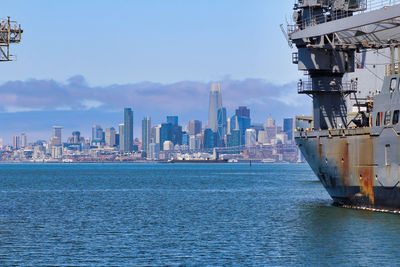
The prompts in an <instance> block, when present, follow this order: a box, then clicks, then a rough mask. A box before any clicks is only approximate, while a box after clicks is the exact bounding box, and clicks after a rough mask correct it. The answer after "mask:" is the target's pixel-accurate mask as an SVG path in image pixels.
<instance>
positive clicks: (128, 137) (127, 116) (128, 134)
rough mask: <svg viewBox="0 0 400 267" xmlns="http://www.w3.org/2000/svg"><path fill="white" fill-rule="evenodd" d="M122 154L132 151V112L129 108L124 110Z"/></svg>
mask: <svg viewBox="0 0 400 267" xmlns="http://www.w3.org/2000/svg"><path fill="white" fill-rule="evenodd" d="M123 151H124V152H132V151H133V111H132V109H131V108H125V109H124V145H123Z"/></svg>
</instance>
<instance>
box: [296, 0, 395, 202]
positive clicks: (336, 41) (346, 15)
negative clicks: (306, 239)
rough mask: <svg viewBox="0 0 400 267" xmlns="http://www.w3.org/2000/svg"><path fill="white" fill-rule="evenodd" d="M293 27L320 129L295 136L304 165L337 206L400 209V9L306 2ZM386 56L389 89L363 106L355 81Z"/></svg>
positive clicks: (357, 0)
mask: <svg viewBox="0 0 400 267" xmlns="http://www.w3.org/2000/svg"><path fill="white" fill-rule="evenodd" d="M293 20H294V25H289V26H288V41H289V44H290V45H292V44H294V45H295V46H296V47H297V50H298V52H296V53H293V57H292V58H293V63H295V64H298V68H299V70H301V71H304V72H305V73H306V75H307V76H308V80H305V81H303V80H300V81H299V83H298V92H299V93H301V94H307V95H309V96H311V97H312V99H313V126H312V127H310V128H311V129H298V132H297V134H296V143H297V144H298V146H299V148H300V150H301V151H302V153H303V155H304V157H305V159H306V160H307V162H308V163H309V164H310V166H311V168H312V169H313V171H314V172H315V174H316V175H317V176H318V178H319V179H320V181H321V182H322V184H323V185H324V186H325V188H326V189H327V191H328V192H329V194H330V195H331V197H332V198H333V199H334V201H335V202H336V203H338V204H341V205H352V206H362V207H372V208H386V209H400V186H399V184H400V165H399V164H400V137H399V135H400V126H399V112H400V92H399V83H400V64H399V59H400V50H399V48H398V47H399V45H400V1H372V0H371V1H367V0H299V1H297V2H296V4H295V6H294V15H293ZM382 49H386V50H388V51H389V55H390V56H389V58H390V61H389V62H388V63H389V64H388V65H387V66H385V75H384V77H381V78H382V80H383V85H382V88H376V90H372V91H373V93H371V94H369V95H368V96H367V97H366V98H365V99H363V101H359V100H358V99H357V92H359V91H360V90H362V89H359V88H358V87H357V85H358V79H357V77H354V75H348V74H349V73H353V72H355V70H356V69H357V68H358V67H359V66H360V65H362V64H363V63H362V62H360V61H362V58H363V54H366V53H368V51H379V50H382ZM396 49H397V50H396ZM356 54H357V55H358V56H359V55H361V60H360V59H359V57H358V56H357V57H358V60H356V59H357V57H356ZM396 58H397V59H396ZM347 76H353V77H352V78H351V79H350V80H346V79H343V77H347ZM351 97H352V99H354V100H355V106H356V107H357V108H356V113H355V114H351V113H352V111H350V112H349V110H348V106H347V105H346V100H349V99H350V98H351Z"/></svg>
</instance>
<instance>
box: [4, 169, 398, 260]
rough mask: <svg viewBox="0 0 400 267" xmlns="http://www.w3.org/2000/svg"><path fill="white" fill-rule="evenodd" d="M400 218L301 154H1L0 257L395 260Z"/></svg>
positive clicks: (16, 258)
mask: <svg viewBox="0 0 400 267" xmlns="http://www.w3.org/2000/svg"><path fill="white" fill-rule="evenodd" d="M399 244H400V216H399V215H395V214H386V213H373V212H369V211H360V210H352V209H344V208H338V207H334V206H332V205H331V199H330V198H329V196H328V194H327V193H326V192H325V191H324V189H323V187H322V185H321V184H320V183H319V182H318V181H317V179H316V177H315V176H314V174H313V173H312V171H311V170H310V168H309V167H308V166H307V165H306V164H299V165H291V164H272V165H268V164H260V165H257V164H253V166H251V167H250V166H249V165H247V164H225V165H224V164H216V165H213V164H208V165H207V164H205V165H189V164H188V165H183V164H182V165H179V164H1V165H0V265H1V266H8V265H30V266H41V265H47V266H48V265H57V266H62V265H67V266H71V265H72V266H87V265H94V266H107V265H109V266H111V265H112V266H160V265H161V266H163V265H172V266H178V265H184V266H192V265H198V266H221V265H224V266H225V265H235V266H394V265H399V264H400V260H399V259H398V258H399V255H400V252H399Z"/></svg>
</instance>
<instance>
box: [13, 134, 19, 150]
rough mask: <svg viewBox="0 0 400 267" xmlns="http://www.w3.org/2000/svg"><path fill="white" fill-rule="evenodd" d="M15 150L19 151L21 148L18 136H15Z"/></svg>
mask: <svg viewBox="0 0 400 267" xmlns="http://www.w3.org/2000/svg"><path fill="white" fill-rule="evenodd" d="M13 148H14V149H15V150H18V149H19V148H20V139H19V136H18V135H15V136H13Z"/></svg>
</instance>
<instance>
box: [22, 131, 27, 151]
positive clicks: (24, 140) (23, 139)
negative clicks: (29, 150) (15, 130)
mask: <svg viewBox="0 0 400 267" xmlns="http://www.w3.org/2000/svg"><path fill="white" fill-rule="evenodd" d="M27 146H28V138H27V136H26V134H25V133H23V134H21V147H22V148H25V147H27Z"/></svg>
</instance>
